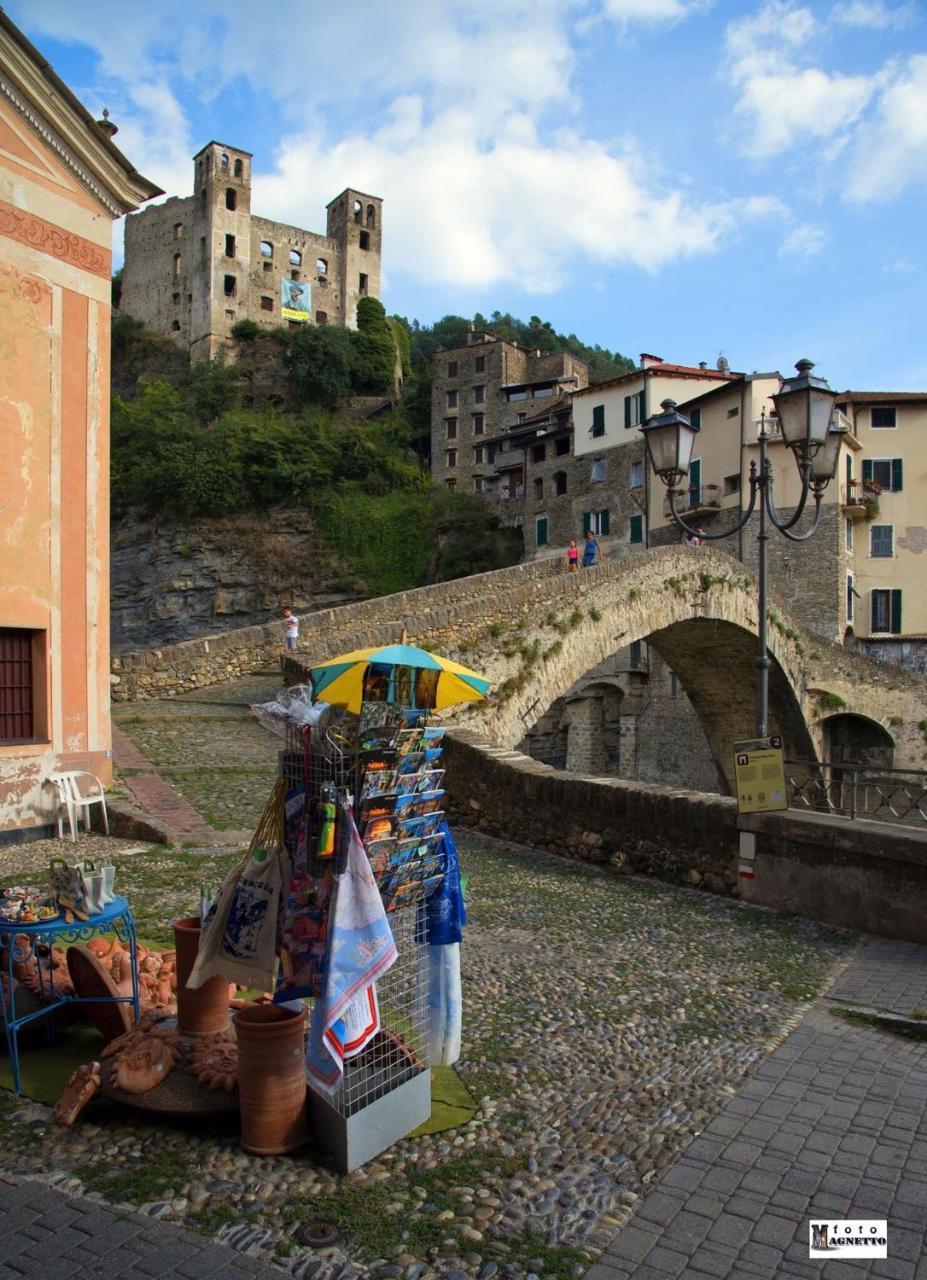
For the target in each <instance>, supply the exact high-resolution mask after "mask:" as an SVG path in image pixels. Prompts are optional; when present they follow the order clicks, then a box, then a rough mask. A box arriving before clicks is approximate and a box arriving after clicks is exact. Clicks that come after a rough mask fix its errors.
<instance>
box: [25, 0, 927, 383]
mask: <svg viewBox="0 0 927 1280" xmlns="http://www.w3.org/2000/svg"><path fill="white" fill-rule="evenodd" d="M6 3H7V11H8V12H9V14H10V16H11V17H12V18H13V20H14V21H16V22H17V23H18V24H19V25H20V26H21V27H22V28H23V29H24V30H25V32H26V34H27V35H28V36H29V37H30V38H31V39H32V40H33V41H34V43H36V44H37V45H38V46H39V48H40V49H41V51H42V52H43V53H44V54H45V56H46V57H47V58H48V59H49V60H50V62H51V63H52V65H53V66H54V67H55V69H56V70H57V71H58V72H59V74H60V75H61V76H62V77H63V78H64V79H65V80H66V81H67V82H68V83H69V84H70V85H71V87H72V88H73V89H74V90H75V92H76V93H77V94H78V95H79V96H80V97H81V98H82V100H83V101H84V102H85V103H86V104H87V106H88V107H89V108H90V109H91V110H93V111H94V112H97V111H99V110H100V109H102V107H103V106H108V107H109V109H110V112H111V114H112V117H113V119H114V120H115V122H116V123H117V124H118V125H119V126H120V132H119V136H118V138H117V143H118V144H119V145H120V146H121V147H122V149H123V150H124V151H125V152H126V154H127V155H128V156H129V157H130V159H131V160H132V161H133V163H134V164H135V165H136V166H137V167H138V168H139V169H140V170H141V171H142V172H143V173H144V174H145V175H146V176H147V177H150V178H152V179H153V180H155V181H156V182H158V183H159V184H160V185H161V186H163V187H164V188H165V190H166V191H167V192H168V193H170V194H181V195H185V194H188V193H189V192H190V190H191V186H192V164H191V159H190V158H191V156H192V155H193V153H194V152H195V151H197V150H198V149H199V147H200V146H202V145H203V144H204V143H205V142H207V141H209V140H210V139H211V138H217V139H219V140H221V141H224V142H227V143H229V144H232V145H235V146H239V147H243V148H245V149H246V150H249V151H251V152H253V153H254V174H255V178H254V188H255V190H254V199H253V207H254V209H255V211H256V212H259V213H261V214H264V215H266V216H269V217H273V218H278V219H280V220H283V221H286V222H290V223H296V224H297V225H301V226H306V227H309V228H311V229H314V230H320V231H321V230H323V229H324V217H325V215H324V206H325V204H326V202H327V201H328V200H330V199H331V198H332V197H333V196H335V195H336V194H337V193H338V192H339V191H341V190H342V189H343V188H344V187H345V186H348V185H350V186H354V187H357V188H360V189H361V190H365V191H369V192H372V193H374V194H376V195H380V196H382V197H383V198H384V200H385V207H384V252H383V267H384V280H383V289H382V295H383V301H384V303H385V305H386V307H387V309H388V310H389V311H390V312H398V313H399V314H402V315H406V316H409V317H410V318H411V317H417V318H418V319H419V320H421V321H422V322H426V323H427V322H429V321H432V320H435V319H437V318H438V317H440V316H442V315H444V314H446V313H447V312H458V313H462V314H469V313H472V312H473V311H475V310H479V311H482V312H484V313H486V314H488V313H490V312H491V311H493V310H495V309H499V310H501V311H512V312H513V313H515V314H517V315H521V316H523V317H525V318H527V317H529V316H530V315H532V314H537V315H540V316H542V317H544V318H545V319H548V320H550V321H551V322H552V323H553V324H554V326H555V327H556V328H558V329H561V330H564V331H566V332H569V331H571V330H572V331H574V332H576V333H577V334H578V335H579V336H580V337H581V338H582V339H584V340H585V341H587V342H598V343H601V344H602V345H603V346H607V347H610V348H613V349H615V348H617V349H618V350H620V351H622V352H623V353H625V354H626V355H631V356H636V355H637V354H638V353H639V352H640V351H644V350H646V351H650V352H655V353H657V354H659V355H662V356H663V357H664V358H665V359H668V360H674V361H678V362H682V363H694V362H696V361H698V360H708V361H709V362H710V363H714V361H715V360H716V358H717V356H718V354H719V353H720V352H722V351H723V352H724V354H725V355H726V356H727V358H728V360H729V361H730V364H731V366H732V368H735V369H745V370H747V371H750V370H753V369H770V368H780V369H782V370H787V369H789V368H790V367H791V365H792V364H793V363H794V361H795V360H796V359H798V358H799V357H800V356H803V355H808V356H810V357H811V358H812V359H814V360H816V361H817V363H818V372H820V373H821V374H822V375H824V376H825V377H827V378H829V379H830V381H831V383H832V384H833V385H834V386H839V387H844V388H845V387H853V388H864V389H891V390H924V389H927V343H925V333H927V276H925V270H924V268H925V257H927V253H925V234H924V232H925V221H927V220H925V216H924V208H925V197H927V9H925V5H924V4H921V3H917V0H910V2H906V0H831V2H830V3H825V4H819V3H808V4H802V3H790V2H789V0H766V2H765V3H763V2H761V0H760V2H757V3H751V2H745V3H733V2H731V3H727V2H725V0H714V2H712V0H469V3H468V4H467V5H460V4H459V3H456V2H455V3H454V4H449V3H445V0H354V3H353V4H344V5H341V6H332V5H331V4H330V3H328V0H326V3H324V4H323V3H321V2H320V0H274V3H271V4H264V5H255V4H253V3H252V2H251V0H157V3H148V4H142V3H140V0H129V3H126V0H93V3H90V2H89V0H6ZM117 235H118V237H119V239H120V240H121V232H120V231H119V229H117ZM118 256H120V250H119V249H118V246H117V257H118Z"/></svg>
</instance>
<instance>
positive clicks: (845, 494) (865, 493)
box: [840, 480, 882, 507]
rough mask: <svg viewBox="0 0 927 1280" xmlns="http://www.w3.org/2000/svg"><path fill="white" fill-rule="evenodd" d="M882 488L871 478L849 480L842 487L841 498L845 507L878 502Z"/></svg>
mask: <svg viewBox="0 0 927 1280" xmlns="http://www.w3.org/2000/svg"><path fill="white" fill-rule="evenodd" d="M881 492H882V490H881V489H880V488H879V486H878V485H875V484H872V483H871V481H869V480H848V481H847V482H846V484H844V485H841V487H840V500H841V502H842V503H843V505H844V506H845V507H854V506H861V507H862V506H865V505H866V503H867V502H878V500H879V494H880V493H881Z"/></svg>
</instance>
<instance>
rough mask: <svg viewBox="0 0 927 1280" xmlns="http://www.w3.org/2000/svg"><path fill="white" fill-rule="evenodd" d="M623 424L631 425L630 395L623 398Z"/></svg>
mask: <svg viewBox="0 0 927 1280" xmlns="http://www.w3.org/2000/svg"><path fill="white" fill-rule="evenodd" d="M624 425H625V426H626V427H629V426H630V425H631V397H630V396H625V398H624Z"/></svg>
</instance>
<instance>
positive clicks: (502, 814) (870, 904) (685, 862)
mask: <svg viewBox="0 0 927 1280" xmlns="http://www.w3.org/2000/svg"><path fill="white" fill-rule="evenodd" d="M445 756H446V760H445V763H446V765H447V774H446V778H445V781H446V784H447V789H448V803H447V809H448V813H449V815H450V820H451V821H452V822H453V821H457V822H459V823H461V824H463V825H466V826H468V827H474V828H476V829H477V830H479V831H484V832H486V833H487V834H489V835H494V836H498V837H500V838H502V839H506V840H514V841H518V842H519V843H523V844H528V845H531V846H534V847H537V848H541V849H546V850H548V851H549V852H551V853H556V854H560V855H565V856H567V857H573V858H579V859H583V860H585V861H588V862H600V863H609V864H610V865H611V866H614V867H617V868H620V869H625V870H628V871H634V872H638V873H641V874H644V875H652V876H656V877H659V878H660V879H663V880H670V881H673V882H675V883H679V884H688V885H697V886H700V887H702V888H705V889H708V890H711V891H712V892H715V893H737V894H738V895H739V896H740V897H741V898H742V899H743V900H744V901H745V902H751V903H755V904H757V905H760V906H766V907H770V908H772V909H773V910H775V911H785V912H789V913H792V914H795V915H800V916H807V917H809V918H810V919H814V920H822V921H824V922H825V923H827V924H832V925H836V926H839V927H840V928H844V929H855V930H861V931H865V932H869V933H878V934H883V935H885V936H887V937H892V938H901V939H905V940H907V941H910V942H927V910H925V903H927V831H916V830H908V829H907V828H903V827H900V826H892V825H890V824H888V823H876V822H855V821H854V822H850V821H848V820H847V819H843V818H832V817H828V816H825V815H818V814H807V813H801V814H798V813H794V812H791V811H790V812H788V813H765V814H753V815H749V816H744V817H741V818H740V819H738V815H737V807H736V803H735V801H734V800H733V799H730V798H729V797H726V796H713V795H705V794H703V793H700V792H692V791H679V790H674V789H672V788H670V787H657V786H650V785H644V784H640V783H634V782H626V781H624V780H622V779H617V778H595V777H584V776H582V775H578V774H570V773H565V772H561V771H558V770H555V769H552V768H551V767H550V765H545V764H542V763H540V761H537V760H532V759H531V758H530V757H529V756H525V755H521V754H520V753H519V752H517V751H507V750H505V749H504V748H502V747H494V746H491V745H490V744H488V743H487V742H485V741H484V740H482V739H480V738H479V737H477V735H475V734H474V733H472V732H471V731H469V730H463V729H455V730H454V731H453V732H452V733H451V734H448V736H447V738H446V752H445ZM742 833H743V834H744V835H745V836H746V837H747V842H748V845H749V841H750V839H751V838H752V839H753V840H755V856H754V858H753V860H752V861H751V862H750V863H747V862H744V864H743V865H744V866H745V867H746V866H749V867H750V868H751V869H752V870H753V872H754V877H753V879H746V878H741V877H739V876H738V868H739V866H740V865H741V864H740V849H741V834H742Z"/></svg>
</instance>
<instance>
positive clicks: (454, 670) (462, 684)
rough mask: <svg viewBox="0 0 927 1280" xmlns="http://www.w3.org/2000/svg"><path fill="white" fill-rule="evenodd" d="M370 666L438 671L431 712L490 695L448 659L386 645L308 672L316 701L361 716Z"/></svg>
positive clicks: (483, 683)
mask: <svg viewBox="0 0 927 1280" xmlns="http://www.w3.org/2000/svg"><path fill="white" fill-rule="evenodd" d="M371 667H372V668H373V669H374V670H375V671H376V670H380V671H383V672H385V673H392V672H394V671H395V669H396V668H397V667H410V668H413V669H415V670H424V671H437V672H438V673H439V674H438V679H437V691H436V694H435V700H434V709H435V710H436V711H442V710H443V709H444V708H445V707H453V706H455V705H456V704H457V703H458V702H479V701H480V699H481V698H485V697H486V695H487V693H488V692H489V685H490V681H489V680H487V679H486V677H485V676H481V675H478V674H477V672H476V671H471V670H470V669H469V667H462V666H461V665H460V663H459V662H452V661H451V660H450V658H441V657H438V655H437V654H434V653H428V652H427V651H426V650H425V649H418V648H416V646H415V645H411V644H387V645H383V646H381V647H380V648H375V649H355V650H354V652H353V653H343V654H342V655H341V656H340V657H338V658H332V659H331V660H330V661H329V662H323V663H321V664H320V665H319V666H317V667H313V668H312V670H311V676H312V692H313V694H314V696H315V697H316V698H320V699H322V700H323V701H325V702H330V703H332V704H333V705H334V706H336V707H344V708H345V709H346V710H347V711H353V712H354V714H355V715H359V714H360V709H361V703H362V702H363V700H364V681H365V679H366V677H367V673H368V671H369V670H370V669H371Z"/></svg>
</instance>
